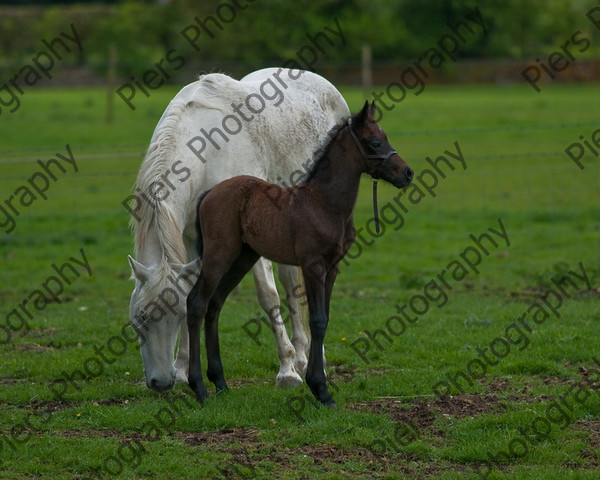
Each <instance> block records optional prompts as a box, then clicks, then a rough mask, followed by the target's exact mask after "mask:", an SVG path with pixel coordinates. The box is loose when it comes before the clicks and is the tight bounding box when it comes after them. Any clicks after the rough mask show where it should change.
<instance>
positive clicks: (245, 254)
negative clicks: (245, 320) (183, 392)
mask: <svg viewBox="0 0 600 480" xmlns="http://www.w3.org/2000/svg"><path fill="white" fill-rule="evenodd" d="M259 257H260V255H258V253H256V252H255V251H254V250H252V249H251V248H250V247H249V246H248V245H244V246H243V247H242V251H241V253H240V256H239V257H238V258H237V259H236V261H235V262H234V263H233V265H231V267H230V268H229V270H228V271H227V273H226V274H225V275H224V276H223V278H222V279H221V281H220V282H219V286H218V287H217V289H216V290H215V292H214V293H213V295H212V297H211V299H210V302H209V304H208V310H207V313H206V323H205V324H204V327H205V334H206V357H207V360H208V369H207V371H206V376H207V377H208V379H209V380H210V381H211V382H213V383H214V384H215V386H216V387H217V392H220V391H223V390H227V383H226V382H225V376H224V375H223V363H222V362H221V352H220V348H219V328H218V322H219V314H220V312H221V308H222V307H223V304H224V303H225V300H226V299H227V296H228V295H229V294H230V293H231V291H232V290H233V289H234V288H235V287H236V286H237V285H238V284H239V283H240V282H241V281H242V279H243V278H244V276H245V275H246V274H247V273H248V272H249V271H250V269H251V268H252V266H253V265H254V264H255V263H256V261H257V260H258V259H259Z"/></svg>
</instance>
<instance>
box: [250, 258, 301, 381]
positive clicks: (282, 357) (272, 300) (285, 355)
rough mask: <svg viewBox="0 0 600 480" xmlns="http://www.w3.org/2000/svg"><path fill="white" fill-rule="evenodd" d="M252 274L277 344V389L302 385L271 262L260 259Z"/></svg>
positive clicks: (260, 302) (259, 301) (259, 300)
mask: <svg viewBox="0 0 600 480" xmlns="http://www.w3.org/2000/svg"><path fill="white" fill-rule="evenodd" d="M252 272H253V273H254V284H255V285H256V293H257V295H258V303H259V304H260V306H261V307H262V309H263V310H264V311H265V312H266V313H267V315H268V316H269V319H270V320H271V328H272V329H273V334H274V335H275V341H276V342H277V356H278V357H279V373H278V374H277V377H276V379H275V385H277V386H278V387H293V386H296V385H300V384H301V383H302V378H301V377H300V375H298V373H297V372H296V369H295V368H294V357H295V353H296V352H295V349H294V345H293V344H292V342H290V339H289V337H288V335H287V332H286V330H285V325H284V323H283V317H282V315H281V306H280V303H279V295H278V294H277V288H276V287H275V279H274V278H273V267H272V266H271V262H269V261H268V260H267V259H265V258H261V259H260V260H258V262H256V264H255V265H254V268H253V270H252Z"/></svg>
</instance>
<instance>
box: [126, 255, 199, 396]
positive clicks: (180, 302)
mask: <svg viewBox="0 0 600 480" xmlns="http://www.w3.org/2000/svg"><path fill="white" fill-rule="evenodd" d="M129 264H130V265H131V270H132V273H133V274H132V278H134V279H135V288H134V290H133V293H132V294H131V302H130V304H129V320H130V322H131V325H132V327H133V329H134V330H135V331H136V333H137V335H138V339H139V341H140V349H141V352H142V360H143V362H144V374H145V376H146V385H147V386H148V387H149V388H152V389H153V390H156V391H159V392H162V391H164V390H168V389H170V388H172V387H173V385H174V383H175V375H176V371H175V364H174V357H175V346H176V343H177V333H178V332H179V327H180V326H181V321H182V320H183V319H185V318H186V298H187V295H188V293H189V291H190V289H191V288H192V285H193V284H194V283H195V282H196V279H197V277H198V274H199V268H198V265H197V262H196V261H193V262H191V263H189V264H187V265H182V266H180V267H175V268H172V267H171V266H169V265H167V264H166V263H165V264H163V265H160V266H157V267H147V266H145V265H143V264H142V263H140V262H138V261H136V260H134V259H133V258H131V257H129ZM185 341H187V339H185ZM185 348H186V350H187V345H186V346H185Z"/></svg>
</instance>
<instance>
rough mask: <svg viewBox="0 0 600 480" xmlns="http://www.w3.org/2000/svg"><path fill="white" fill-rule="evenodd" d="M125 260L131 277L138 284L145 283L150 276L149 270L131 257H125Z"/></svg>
mask: <svg viewBox="0 0 600 480" xmlns="http://www.w3.org/2000/svg"><path fill="white" fill-rule="evenodd" d="M127 259H128V260H129V265H130V266H131V271H132V273H133V277H135V278H136V279H137V280H139V281H140V282H147V281H148V279H149V278H150V275H151V271H150V269H149V268H148V267H147V266H146V265H144V264H142V263H140V262H138V261H137V260H136V259H134V258H132V257H131V255H127Z"/></svg>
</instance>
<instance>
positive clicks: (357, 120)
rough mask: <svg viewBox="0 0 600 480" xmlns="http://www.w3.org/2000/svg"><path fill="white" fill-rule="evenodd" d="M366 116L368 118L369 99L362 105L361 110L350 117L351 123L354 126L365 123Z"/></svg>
mask: <svg viewBox="0 0 600 480" xmlns="http://www.w3.org/2000/svg"><path fill="white" fill-rule="evenodd" d="M368 118H369V101H368V100H366V101H365V105H364V106H363V108H362V110H361V111H360V112H358V113H357V114H356V116H355V117H354V118H353V119H352V123H353V124H354V125H355V126H356V127H359V126H361V125H362V124H363V123H365V122H366V121H367V119H368Z"/></svg>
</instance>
